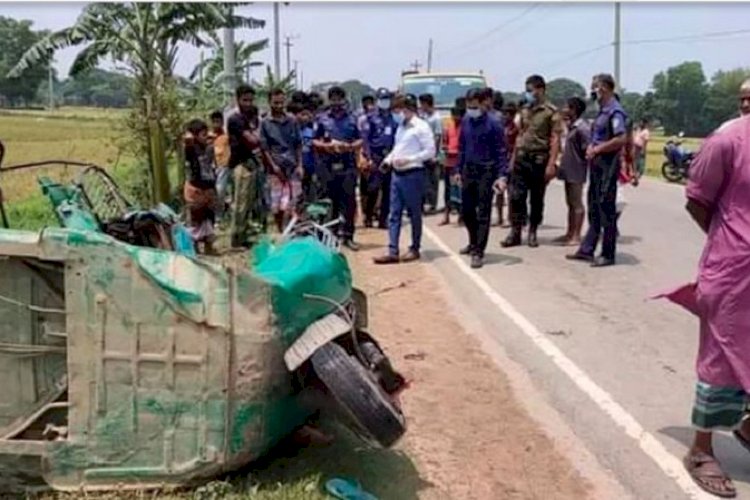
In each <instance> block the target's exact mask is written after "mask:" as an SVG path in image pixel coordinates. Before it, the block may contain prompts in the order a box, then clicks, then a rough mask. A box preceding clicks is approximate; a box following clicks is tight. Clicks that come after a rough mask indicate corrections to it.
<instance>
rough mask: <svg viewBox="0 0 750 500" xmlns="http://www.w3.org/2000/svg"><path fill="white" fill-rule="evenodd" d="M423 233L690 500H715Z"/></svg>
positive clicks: (463, 264) (450, 252)
mask: <svg viewBox="0 0 750 500" xmlns="http://www.w3.org/2000/svg"><path fill="white" fill-rule="evenodd" d="M424 233H425V234H426V235H427V237H428V238H430V240H432V242H433V243H434V244H435V245H437V247H438V248H439V249H440V250H442V251H443V252H445V253H446V254H447V255H448V256H449V257H450V259H451V261H453V263H454V264H456V266H457V267H458V269H459V270H460V271H461V272H462V273H463V274H465V275H466V277H467V278H469V279H470V280H471V281H472V282H473V283H474V284H475V285H476V286H477V287H479V289H480V290H481V291H482V292H483V293H484V294H485V295H486V296H487V298H488V299H489V300H490V302H492V303H493V304H494V305H495V306H496V307H497V308H498V309H499V310H500V311H501V312H502V313H503V314H504V315H505V316H507V317H508V318H509V319H510V320H511V321H513V323H515V324H516V326H517V327H518V328H519V329H520V330H521V331H522V332H523V333H524V334H525V335H526V336H527V337H528V338H529V339H531V341H532V342H533V343H534V344H535V345H536V346H537V347H538V348H539V349H540V350H541V351H542V352H543V353H544V354H545V355H546V356H547V357H549V358H550V359H551V360H552V362H553V363H554V364H555V365H557V367H558V368H559V369H560V370H561V371H562V372H563V373H564V374H565V375H567V376H568V378H569V379H570V380H571V381H572V382H573V383H574V384H575V385H576V386H578V388H579V389H581V391H583V392H584V394H586V395H587V396H588V397H589V398H590V399H591V400H592V401H593V402H594V403H595V404H596V405H597V406H598V407H599V408H600V409H601V410H602V411H603V412H604V413H606V414H607V415H609V417H610V418H611V419H612V420H613V421H614V423H615V424H616V425H617V426H619V427H620V428H622V430H623V431H624V432H625V434H627V435H628V436H630V437H631V438H632V439H633V440H635V441H636V442H637V443H638V446H639V447H640V448H641V450H643V452H644V453H645V454H646V455H648V456H649V457H650V458H651V460H653V461H654V462H655V463H656V465H658V466H659V468H661V470H662V471H663V472H664V473H665V474H666V475H667V476H669V477H670V478H672V479H674V481H675V482H676V483H677V485H678V486H679V487H680V489H682V491H683V492H685V494H687V495H688V497H689V498H693V499H696V500H714V497H713V496H711V495H709V494H708V493H706V492H704V491H703V490H701V489H700V488H699V487H698V486H696V484H695V483H694V482H693V480H692V479H691V477H690V475H689V474H688V473H687V471H686V470H685V468H684V467H683V465H682V461H681V460H680V459H678V458H677V457H675V456H674V455H672V454H671V453H669V452H668V451H667V449H666V448H664V446H663V445H662V444H661V443H660V442H659V440H658V439H656V437H655V436H654V435H653V434H651V433H650V432H648V431H646V430H645V429H644V428H643V426H642V425H641V424H640V423H638V421H637V420H636V419H635V418H634V417H633V416H632V415H631V414H630V413H628V411H627V410H626V409H625V408H623V407H622V405H620V404H619V403H617V402H616V401H615V400H614V398H612V396H611V395H610V394H609V393H608V392H607V391H605V390H604V389H602V388H601V387H600V386H599V385H598V384H597V383H596V382H594V381H593V380H592V379H591V377H589V376H588V375H587V374H586V372H584V371H583V370H581V369H580V368H579V367H578V366H577V365H576V364H575V363H574V362H573V361H572V360H571V359H570V358H568V357H567V356H566V355H565V354H564V353H563V352H562V351H561V350H560V349H559V348H558V347H557V346H556V345H555V344H554V343H553V342H552V341H551V340H549V339H548V338H547V337H545V336H544V335H543V334H542V332H540V331H539V330H538V329H537V328H536V327H535V326H534V325H533V324H532V323H531V321H529V320H528V319H526V317H525V316H524V315H523V314H521V313H520V312H519V311H518V309H516V308H515V307H514V306H513V305H512V304H511V303H510V302H508V301H507V300H506V299H505V298H503V296H502V295H500V294H499V293H497V292H496V291H495V290H494V289H493V288H492V287H491V286H490V285H489V284H488V283H487V281H485V280H484V278H482V277H481V276H480V275H479V274H478V273H477V272H476V271H474V270H473V269H471V267H469V265H468V264H467V263H466V262H465V261H464V259H462V258H461V257H460V256H459V255H458V254H456V253H455V252H454V251H453V250H452V249H451V248H450V247H448V245H446V244H445V243H444V242H443V241H442V240H441V239H440V238H439V237H438V236H437V235H436V234H435V233H434V232H433V231H432V230H431V229H430V228H428V227H426V226H425V227H424Z"/></svg>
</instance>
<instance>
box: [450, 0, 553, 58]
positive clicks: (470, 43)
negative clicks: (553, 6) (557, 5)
mask: <svg viewBox="0 0 750 500" xmlns="http://www.w3.org/2000/svg"><path fill="white" fill-rule="evenodd" d="M539 5H540V4H539V3H534V4H531V5H530V6H529V7H528V8H527V9H525V10H524V11H523V12H521V13H520V14H518V15H517V16H515V17H512V18H510V19H508V20H507V21H504V22H502V23H500V24H499V25H497V26H495V27H494V28H491V29H490V30H489V31H486V32H484V33H483V34H481V35H479V36H478V37H476V38H474V39H472V40H469V41H468V42H465V43H462V44H461V45H457V46H455V47H452V48H450V49H448V50H446V51H444V52H441V53H440V55H445V54H449V53H452V52H456V51H458V50H461V49H465V48H467V47H471V46H473V45H475V44H476V43H477V42H481V41H482V40H484V39H485V38H487V37H490V36H492V35H493V34H495V33H498V32H499V31H500V30H502V29H503V28H505V27H506V26H509V25H510V24H512V23H514V22H516V21H518V20H519V19H521V18H523V17H524V16H526V15H528V14H530V13H531V12H532V11H534V9H536V8H537V7H539Z"/></svg>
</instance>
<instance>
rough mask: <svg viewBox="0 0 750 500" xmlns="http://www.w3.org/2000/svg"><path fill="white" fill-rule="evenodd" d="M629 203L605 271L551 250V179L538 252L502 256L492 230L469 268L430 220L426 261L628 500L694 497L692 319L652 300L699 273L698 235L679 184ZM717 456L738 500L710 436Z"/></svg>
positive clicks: (446, 231) (458, 233) (742, 486)
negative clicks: (480, 258) (689, 472)
mask: <svg viewBox="0 0 750 500" xmlns="http://www.w3.org/2000/svg"><path fill="white" fill-rule="evenodd" d="M627 200H628V206H627V207H626V209H625V212H624V214H623V216H622V218H621V223H620V229H621V234H622V236H621V238H620V242H619V247H618V250H619V253H618V265H617V266H615V267H610V268H604V269H593V268H590V267H589V266H588V265H586V264H583V263H577V262H569V261H566V260H565V258H564V255H565V253H566V252H568V251H569V249H566V248H561V247H557V246H553V245H552V244H551V240H552V239H553V238H554V237H556V236H558V235H559V234H561V232H563V231H564V225H565V217H566V209H565V206H564V202H563V192H562V189H561V186H560V185H559V183H553V184H552V185H551V186H550V189H549V190H548V194H547V207H546V212H545V226H544V228H543V229H542V230H541V231H540V242H541V244H542V246H541V247H539V248H537V249H531V248H528V247H526V246H523V247H517V248H514V249H509V250H506V249H502V248H501V247H500V245H499V242H500V240H501V239H502V238H503V237H504V236H505V234H506V233H507V229H501V228H498V227H493V228H492V231H491V235H490V246H489V248H488V251H487V264H486V265H485V267H484V268H483V269H481V270H478V271H476V272H474V271H472V270H470V269H469V268H468V266H466V265H465V264H463V262H468V259H466V258H465V257H459V256H458V255H457V250H458V249H459V248H461V247H462V246H463V245H465V243H466V234H465V230H464V229H463V228H459V227H456V226H455V225H451V226H447V227H438V226H437V223H438V222H439V220H440V216H435V217H431V218H429V219H428V221H427V223H426V225H427V231H426V233H427V235H426V238H425V242H424V257H425V258H426V259H427V260H428V261H430V262H431V263H432V265H431V266H430V267H431V268H432V269H434V270H435V271H437V272H438V273H440V274H441V275H443V277H444V278H445V282H446V283H448V284H449V289H450V292H449V293H451V295H452V298H453V300H454V301H455V305H456V307H457V308H458V309H460V310H461V311H462V312H464V313H465V314H467V315H470V316H471V317H472V318H473V319H474V320H478V322H479V324H481V325H482V327H483V329H484V331H485V332H486V333H488V334H489V335H490V336H491V338H492V339H494V340H495V341H496V342H498V343H499V344H500V345H501V346H502V348H503V349H504V350H505V352H506V353H507V354H508V356H509V357H510V358H511V359H512V360H513V361H516V362H517V363H518V364H520V365H522V366H523V367H524V368H525V370H527V371H528V374H529V376H530V378H531V380H532V381H533V384H534V385H535V386H536V388H537V389H539V392H540V394H542V395H543V397H544V398H545V400H546V402H547V403H548V404H549V405H550V406H552V407H553V408H554V409H555V410H556V411H557V412H559V414H560V415H561V416H562V419H563V421H564V422H565V423H566V424H567V425H568V426H569V427H570V429H571V430H572V431H573V432H574V433H575V435H576V436H577V437H578V438H580V441H581V442H582V443H583V444H584V445H585V446H586V448H587V449H588V450H589V451H590V452H591V453H592V454H593V455H594V456H595V457H596V459H597V460H598V461H599V463H600V464H601V465H602V466H603V467H604V468H605V469H608V470H609V471H611V473H612V474H613V475H614V476H615V477H616V478H617V480H618V481H619V482H620V483H621V484H622V485H623V486H624V487H625V489H626V490H628V491H629V492H630V493H631V494H632V495H633V497H635V498H642V499H648V500H651V499H678V498H690V497H692V498H703V497H702V496H701V495H700V494H696V493H695V489H694V488H693V486H692V483H691V482H690V481H689V478H687V477H686V476H685V474H684V472H683V471H682V469H681V467H680V466H679V465H680V462H679V460H681V458H682V456H683V455H684V453H685V451H686V449H687V445H688V443H689V441H690V439H691V430H690V411H691V404H692V400H693V390H694V383H695V372H694V368H693V367H694V360H695V353H696V345H697V336H698V329H697V321H696V319H695V318H694V317H692V316H691V315H690V314H689V313H687V312H685V311H683V310H682V309H680V308H678V307H677V306H675V305H672V304H670V303H668V302H666V301H653V300H649V299H648V298H649V297H650V296H652V295H653V294H654V293H656V292H658V291H661V290H664V289H665V288H669V287H670V286H673V285H677V284H681V283H685V282H687V281H690V280H691V279H692V278H693V277H694V276H695V272H696V266H697V261H698V258H699V256H700V252H701V250H702V247H703V242H704V239H703V235H702V233H701V232H700V230H699V229H698V228H697V227H696V226H695V225H694V224H693V223H692V221H691V220H690V219H689V217H688V215H687V213H686V212H685V210H684V194H683V189H682V188H680V187H678V186H674V185H668V184H665V183H661V182H656V181H650V182H645V183H643V184H642V185H641V186H640V187H639V188H637V189H630V190H629V192H628V193H627ZM404 237H405V238H407V239H408V237H409V236H408V227H407V228H406V231H405V234H404ZM403 243H406V242H403ZM654 438H655V439H654ZM715 447H716V449H717V453H718V457H719V459H720V461H721V462H722V463H723V464H724V466H725V469H726V470H727V471H728V472H729V473H730V474H731V475H732V477H733V478H734V479H735V482H736V484H737V486H738V489H739V490H740V495H739V497H740V498H750V455H748V453H747V451H745V450H744V449H743V448H741V447H740V446H739V444H737V443H735V442H734V440H733V439H732V438H731V437H730V436H728V435H718V436H717V438H716V442H715Z"/></svg>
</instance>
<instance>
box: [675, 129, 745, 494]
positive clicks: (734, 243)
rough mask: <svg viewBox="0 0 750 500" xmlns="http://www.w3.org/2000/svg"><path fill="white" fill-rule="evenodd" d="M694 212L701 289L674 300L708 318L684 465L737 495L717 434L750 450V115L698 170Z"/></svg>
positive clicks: (714, 488)
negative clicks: (702, 237) (716, 446)
mask: <svg viewBox="0 0 750 500" xmlns="http://www.w3.org/2000/svg"><path fill="white" fill-rule="evenodd" d="M687 198H688V202H687V210H688V212H689V213H690V215H691V216H692V218H693V220H695V222H696V223H697V224H698V225H699V226H700V228H701V229H702V230H703V231H704V232H705V233H706V235H707V239H706V246H705V249H704V251H703V256H702V257H701V261H700V265H699V269H698V280H697V284H694V285H689V286H685V287H682V288H680V289H678V290H677V291H675V292H672V293H671V294H670V295H668V297H669V298H670V299H671V300H673V301H675V302H677V303H680V304H681V305H683V306H685V307H686V308H687V309H689V310H690V311H692V312H694V313H695V314H697V315H698V316H699V317H700V343H699V347H698V362H697V372H698V384H697V388H696V399H695V405H694V407H693V418H692V419H693V425H694V426H695V428H696V433H695V439H694V441H693V444H692V446H691V447H690V451H689V452H688V454H687V456H686V457H685V460H684V463H685V467H686V468H687V470H688V472H690V475H691V476H692V478H693V480H694V481H695V482H696V484H698V486H700V487H701V488H703V489H704V490H706V491H707V492H709V493H712V494H714V495H716V496H719V497H723V498H733V497H735V496H737V492H736V490H735V487H734V485H733V484H732V480H731V479H730V478H729V477H728V476H727V475H726V474H725V473H724V472H723V471H722V469H721V467H720V465H719V463H718V461H717V460H716V458H715V455H714V450H713V444H712V437H713V432H714V431H716V430H722V429H731V430H733V431H734V437H735V438H736V439H737V440H738V441H739V442H740V444H742V445H743V446H744V447H745V448H747V449H748V451H750V420H748V419H746V418H745V417H747V409H748V401H749V400H750V397H749V396H748V394H750V357H748V353H750V217H748V214H750V115H746V116H743V117H741V118H737V119H735V120H732V121H730V122H728V123H726V124H725V125H723V126H722V127H721V128H720V129H719V130H717V131H716V132H715V133H714V134H713V135H712V136H711V137H709V138H708V139H707V140H706V142H705V143H704V144H703V147H702V148H701V150H700V152H699V153H698V155H697V156H696V158H695V160H694V161H693V163H692V165H691V167H690V179H689V181H688V185H687Z"/></svg>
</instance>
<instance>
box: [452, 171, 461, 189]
mask: <svg viewBox="0 0 750 500" xmlns="http://www.w3.org/2000/svg"><path fill="white" fill-rule="evenodd" d="M453 182H454V183H455V184H457V185H459V186H460V185H461V174H453Z"/></svg>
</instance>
